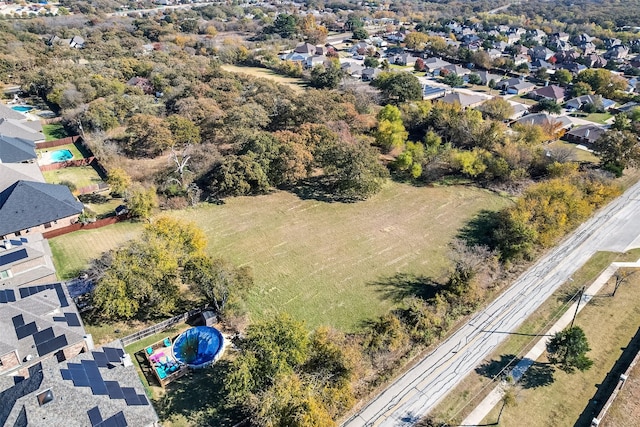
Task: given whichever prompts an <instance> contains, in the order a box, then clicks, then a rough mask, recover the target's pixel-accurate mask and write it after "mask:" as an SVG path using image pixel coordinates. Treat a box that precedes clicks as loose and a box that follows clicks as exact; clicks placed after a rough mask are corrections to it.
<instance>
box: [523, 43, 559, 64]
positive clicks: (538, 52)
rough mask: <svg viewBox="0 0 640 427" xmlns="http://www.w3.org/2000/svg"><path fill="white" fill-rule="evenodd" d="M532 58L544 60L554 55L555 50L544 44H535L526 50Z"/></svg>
mask: <svg viewBox="0 0 640 427" xmlns="http://www.w3.org/2000/svg"><path fill="white" fill-rule="evenodd" d="M527 53H528V54H529V56H530V57H531V59H532V60H535V59H544V60H545V61H546V60H547V59H549V58H551V57H552V56H553V55H555V52H554V51H552V50H551V49H549V48H546V47H544V46H536V47H534V48H532V49H529V51H528V52H527Z"/></svg>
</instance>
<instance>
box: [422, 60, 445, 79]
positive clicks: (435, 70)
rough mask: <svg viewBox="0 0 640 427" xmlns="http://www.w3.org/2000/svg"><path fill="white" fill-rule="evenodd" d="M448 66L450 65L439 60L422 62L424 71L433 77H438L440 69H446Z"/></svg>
mask: <svg viewBox="0 0 640 427" xmlns="http://www.w3.org/2000/svg"><path fill="white" fill-rule="evenodd" d="M449 65H451V63H449V62H447V61H444V60H442V59H440V58H427V59H425V60H424V68H425V70H427V72H429V73H431V74H433V75H438V74H439V73H440V69H441V68H442V67H447V66H449Z"/></svg>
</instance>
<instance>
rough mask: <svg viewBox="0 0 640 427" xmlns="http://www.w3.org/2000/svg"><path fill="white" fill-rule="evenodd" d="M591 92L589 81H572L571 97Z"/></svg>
mask: <svg viewBox="0 0 640 427" xmlns="http://www.w3.org/2000/svg"><path fill="white" fill-rule="evenodd" d="M591 94H593V88H592V87H591V85H589V83H585V82H577V83H574V84H573V86H572V87H571V95H572V96H573V97H578V96H582V95H591Z"/></svg>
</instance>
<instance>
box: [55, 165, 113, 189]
mask: <svg viewBox="0 0 640 427" xmlns="http://www.w3.org/2000/svg"><path fill="white" fill-rule="evenodd" d="M42 174H43V175H44V179H45V181H47V182H48V183H50V184H59V183H60V182H62V181H69V182H72V183H74V184H75V186H76V188H82V187H86V186H89V185H92V184H98V183H100V182H102V178H100V175H98V172H96V170H95V169H94V168H93V167H92V166H78V167H68V168H62V169H56V170H52V171H44V172H42Z"/></svg>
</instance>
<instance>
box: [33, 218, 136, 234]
mask: <svg viewBox="0 0 640 427" xmlns="http://www.w3.org/2000/svg"><path fill="white" fill-rule="evenodd" d="M128 218H129V217H128V216H127V215H120V216H110V217H109V218H103V219H99V220H96V221H94V222H89V223H87V224H83V223H81V222H76V223H75V224H71V225H67V226H66V227H61V228H57V229H55V230H51V231H45V232H44V233H42V236H43V237H44V238H45V239H51V238H53V237H58V236H62V235H63V234H67V233H71V232H74V231H78V230H93V229H95V228H100V227H105V226H107V225H111V224H115V223H116V222H120V221H123V220H125V219H128Z"/></svg>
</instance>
